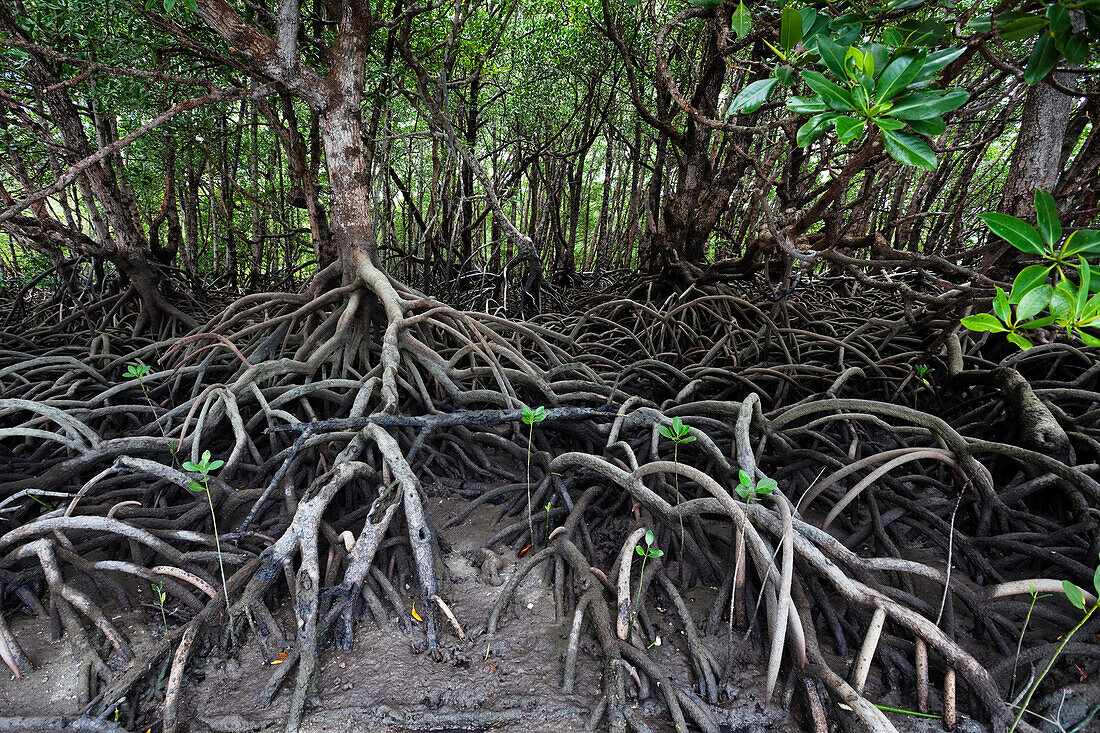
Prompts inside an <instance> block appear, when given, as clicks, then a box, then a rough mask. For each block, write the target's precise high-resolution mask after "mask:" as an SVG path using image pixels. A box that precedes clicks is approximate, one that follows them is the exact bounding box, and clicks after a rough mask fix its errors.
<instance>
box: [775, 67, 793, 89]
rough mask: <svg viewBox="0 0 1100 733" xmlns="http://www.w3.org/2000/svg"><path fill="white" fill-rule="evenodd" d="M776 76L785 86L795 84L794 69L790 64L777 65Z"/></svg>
mask: <svg viewBox="0 0 1100 733" xmlns="http://www.w3.org/2000/svg"><path fill="white" fill-rule="evenodd" d="M775 78H776V79H778V80H779V83H780V84H782V85H783V86H785V87H792V86H794V81H795V78H794V69H793V68H791V67H790V66H786V65H783V64H781V65H779V66H776V67H775Z"/></svg>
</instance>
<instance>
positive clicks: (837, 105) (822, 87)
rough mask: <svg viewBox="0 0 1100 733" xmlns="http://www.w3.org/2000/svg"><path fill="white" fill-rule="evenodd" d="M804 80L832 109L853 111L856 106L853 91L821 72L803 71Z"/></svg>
mask: <svg viewBox="0 0 1100 733" xmlns="http://www.w3.org/2000/svg"><path fill="white" fill-rule="evenodd" d="M802 81H804V82H806V86H808V87H809V88H810V89H812V90H814V91H815V92H817V94H818V95H820V97H821V98H822V99H823V100H825V104H827V105H829V108H830V109H835V110H837V111H838V112H851V111H853V110H854V109H855V108H856V103H855V100H854V99H852V93H851V92H849V91H848V90H847V89H842V88H841V87H839V86H837V85H836V84H834V83H833V82H831V81H829V80H828V79H826V78H825V75H824V74H822V73H821V72H819V71H803V72H802Z"/></svg>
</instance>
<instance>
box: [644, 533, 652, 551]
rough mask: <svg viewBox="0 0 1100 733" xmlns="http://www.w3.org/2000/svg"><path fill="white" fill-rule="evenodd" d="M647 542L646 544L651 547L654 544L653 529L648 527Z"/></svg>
mask: <svg viewBox="0 0 1100 733" xmlns="http://www.w3.org/2000/svg"><path fill="white" fill-rule="evenodd" d="M645 543H646V545H649V546H650V547H652V546H653V530H652V529H647V530H646V531H645Z"/></svg>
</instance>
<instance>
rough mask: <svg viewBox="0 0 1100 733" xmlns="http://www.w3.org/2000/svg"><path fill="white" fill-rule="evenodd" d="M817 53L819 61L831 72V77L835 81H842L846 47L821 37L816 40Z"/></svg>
mask: <svg viewBox="0 0 1100 733" xmlns="http://www.w3.org/2000/svg"><path fill="white" fill-rule="evenodd" d="M817 52H818V54H819V55H820V56H821V61H822V62H823V63H824V64H825V66H826V67H827V68H828V69H829V71H830V72H832V74H833V76H835V77H836V78H837V79H843V78H844V76H845V74H844V57H845V56H846V55H847V53H848V47H847V46H841V45H840V44H838V43H836V42H835V41H833V40H832V39H831V38H829V37H827V36H822V37H821V38H819V39H818V40H817Z"/></svg>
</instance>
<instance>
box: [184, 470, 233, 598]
mask: <svg viewBox="0 0 1100 733" xmlns="http://www.w3.org/2000/svg"><path fill="white" fill-rule="evenodd" d="M224 465H225V461H222V460H220V459H215V460H213V461H212V460H210V451H208V450H204V451H203V452H202V458H201V459H200V460H199V462H198V463H194V462H192V461H186V462H185V463H184V464H183V470H184V471H191V472H192V473H197V474H199V476H201V477H202V478H201V483H200V482H199V481H188V482H187V488H189V489H191V491H194V492H195V493H196V494H206V501H207V503H208V504H209V505H210V519H211V521H212V522H213V523H214V546H215V547H216V548H217V550H218V569H219V570H220V571H221V574H222V591H223V592H224V593H225V603H226V607H227V608H228V606H229V589H228V588H227V587H226V585H225V565H224V564H223V563H222V543H221V540H219V539H218V518H217V517H216V516H215V515H214V500H213V499H212V498H211V497H210V472H211V471H217V470H218V469H219V468H221V467H222V466H224Z"/></svg>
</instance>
